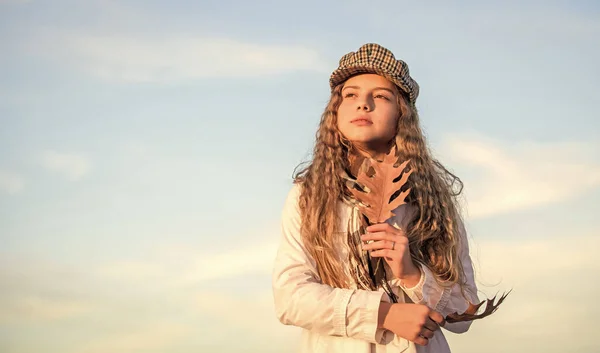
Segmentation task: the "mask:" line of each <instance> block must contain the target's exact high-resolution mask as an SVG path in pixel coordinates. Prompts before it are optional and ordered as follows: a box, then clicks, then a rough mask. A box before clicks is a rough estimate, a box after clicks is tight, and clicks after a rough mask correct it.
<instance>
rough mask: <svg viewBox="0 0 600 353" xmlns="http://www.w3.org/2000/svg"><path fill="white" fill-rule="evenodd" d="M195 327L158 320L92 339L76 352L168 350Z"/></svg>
mask: <svg viewBox="0 0 600 353" xmlns="http://www.w3.org/2000/svg"><path fill="white" fill-rule="evenodd" d="M194 331H195V330H194V327H192V326H186V325H182V324H178V323H169V322H160V321H159V320H157V322H154V323H149V324H146V325H143V327H141V328H137V329H135V330H128V331H126V332H118V333H115V334H112V335H109V336H105V337H99V338H96V339H94V340H90V341H89V342H88V343H86V344H84V345H83V346H81V347H78V348H77V349H76V350H74V352H81V353H96V352H98V353H106V352H147V351H153V352H168V351H169V347H173V346H176V345H177V343H178V342H180V341H181V340H183V339H186V338H187V336H188V335H189V334H191V333H193V332H194Z"/></svg>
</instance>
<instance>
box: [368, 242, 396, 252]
mask: <svg viewBox="0 0 600 353" xmlns="http://www.w3.org/2000/svg"><path fill="white" fill-rule="evenodd" d="M392 244H393V242H392V241H389V240H378V241H374V242H372V243H369V244H365V245H363V250H381V249H391V248H392Z"/></svg>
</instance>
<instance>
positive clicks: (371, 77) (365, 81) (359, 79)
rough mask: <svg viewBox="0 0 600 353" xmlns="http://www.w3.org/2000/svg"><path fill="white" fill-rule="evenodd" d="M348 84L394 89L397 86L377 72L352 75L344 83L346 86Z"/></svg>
mask: <svg viewBox="0 0 600 353" xmlns="http://www.w3.org/2000/svg"><path fill="white" fill-rule="evenodd" d="M346 86H358V87H360V88H370V87H383V88H389V89H392V90H393V89H394V88H395V87H394V84H393V83H392V82H391V81H389V80H388V79H387V78H385V77H383V76H380V75H377V74H359V75H356V76H352V77H350V78H349V79H348V80H346V82H345V83H344V87H346Z"/></svg>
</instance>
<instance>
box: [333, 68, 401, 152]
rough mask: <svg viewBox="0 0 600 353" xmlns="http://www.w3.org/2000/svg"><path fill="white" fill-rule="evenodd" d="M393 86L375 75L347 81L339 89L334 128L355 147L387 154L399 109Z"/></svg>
mask: <svg viewBox="0 0 600 353" xmlns="http://www.w3.org/2000/svg"><path fill="white" fill-rule="evenodd" d="M397 95H398V91H397V89H396V86H395V85H394V84H393V83H391V82H390V81H388V80H387V79H386V78H384V77H382V76H379V75H376V74H362V75H358V76H353V77H351V78H349V79H348V80H347V81H346V82H345V83H344V86H343V88H342V98H343V99H342V103H341V104H340V107H339V108H338V111H337V121H338V122H337V124H338V129H339V130H340V132H341V133H342V135H344V137H346V139H348V140H350V141H351V142H352V143H354V144H355V145H358V146H359V147H362V148H364V149H366V150H368V151H373V152H387V148H388V147H389V142H390V141H391V140H392V139H393V138H394V137H395V136H396V126H397V120H398V117H399V115H400V107H399V106H398V99H397Z"/></svg>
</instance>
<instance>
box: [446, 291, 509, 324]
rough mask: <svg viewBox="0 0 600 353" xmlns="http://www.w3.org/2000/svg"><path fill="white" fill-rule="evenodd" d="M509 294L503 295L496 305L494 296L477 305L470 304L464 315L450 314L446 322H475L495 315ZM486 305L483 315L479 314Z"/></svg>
mask: <svg viewBox="0 0 600 353" xmlns="http://www.w3.org/2000/svg"><path fill="white" fill-rule="evenodd" d="M508 294H510V291H509V292H508V293H505V294H503V295H502V296H501V297H500V299H498V303H496V304H494V301H495V300H496V297H497V295H496V296H494V297H493V298H492V299H487V300H485V301H482V302H481V303H479V304H477V305H473V304H469V308H468V309H467V310H466V311H465V312H464V313H462V314H459V313H452V314H449V315H448V316H446V322H449V323H453V322H461V321H473V320H478V319H483V318H484V317H486V316H489V315H491V314H493V313H494V312H495V311H496V310H497V309H498V307H499V306H500V304H502V302H503V301H504V299H505V298H506V297H507V296H508ZM484 303H485V309H484V310H483V312H482V313H481V314H477V311H478V310H479V309H480V308H481V306H482V305H483V304H484Z"/></svg>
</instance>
